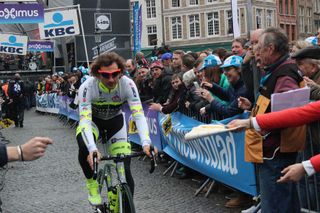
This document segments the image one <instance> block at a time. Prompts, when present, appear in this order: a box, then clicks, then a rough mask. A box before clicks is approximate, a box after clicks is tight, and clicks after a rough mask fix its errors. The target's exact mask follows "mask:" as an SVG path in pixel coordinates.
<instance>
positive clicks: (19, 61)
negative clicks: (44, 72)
mask: <svg viewBox="0 0 320 213" xmlns="http://www.w3.org/2000/svg"><path fill="white" fill-rule="evenodd" d="M49 62H50V60H49V58H47V57H46V56H44V55H43V53H40V52H39V53H34V52H28V53H27V54H26V55H10V54H4V53H0V70H5V71H16V70H30V69H31V68H33V69H44V68H46V67H47V68H49V67H51V66H52V64H50V63H49ZM30 64H32V65H33V66H30Z"/></svg>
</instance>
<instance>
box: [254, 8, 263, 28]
mask: <svg viewBox="0 0 320 213" xmlns="http://www.w3.org/2000/svg"><path fill="white" fill-rule="evenodd" d="M256 23H257V25H256V27H257V29H262V28H263V27H262V9H256Z"/></svg>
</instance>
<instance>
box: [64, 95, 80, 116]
mask: <svg viewBox="0 0 320 213" xmlns="http://www.w3.org/2000/svg"><path fill="white" fill-rule="evenodd" d="M66 102H67V108H68V118H69V119H71V120H74V121H79V111H78V110H79V108H77V109H72V108H71V107H70V104H71V103H72V102H73V99H72V98H69V97H67V98H66Z"/></svg>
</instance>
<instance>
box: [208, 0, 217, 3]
mask: <svg viewBox="0 0 320 213" xmlns="http://www.w3.org/2000/svg"><path fill="white" fill-rule="evenodd" d="M217 1H218V0H208V3H214V2H217Z"/></svg>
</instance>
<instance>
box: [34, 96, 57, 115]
mask: <svg viewBox="0 0 320 213" xmlns="http://www.w3.org/2000/svg"><path fill="white" fill-rule="evenodd" d="M59 107H60V103H59V97H58V96H57V94H56V93H50V94H43V95H36V108H37V110H38V111H41V112H50V113H55V114H57V113H58V112H59Z"/></svg>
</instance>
